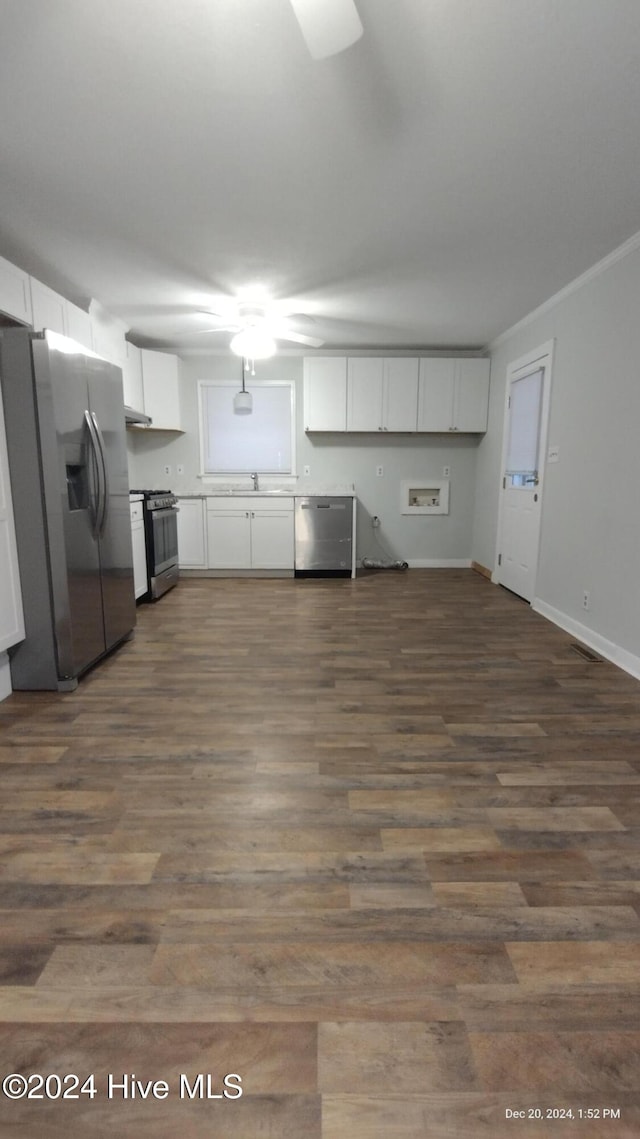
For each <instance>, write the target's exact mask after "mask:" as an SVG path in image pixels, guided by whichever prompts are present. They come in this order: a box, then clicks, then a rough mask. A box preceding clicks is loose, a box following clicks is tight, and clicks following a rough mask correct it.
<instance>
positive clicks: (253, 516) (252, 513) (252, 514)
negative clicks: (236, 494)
mask: <svg viewBox="0 0 640 1139" xmlns="http://www.w3.org/2000/svg"><path fill="white" fill-rule="evenodd" d="M255 516H256V512H255V510H252V511H251V517H252V518H255Z"/></svg>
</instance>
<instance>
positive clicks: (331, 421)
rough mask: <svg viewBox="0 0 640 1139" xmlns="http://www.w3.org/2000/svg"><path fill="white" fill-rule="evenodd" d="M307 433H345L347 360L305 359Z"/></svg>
mask: <svg viewBox="0 0 640 1139" xmlns="http://www.w3.org/2000/svg"><path fill="white" fill-rule="evenodd" d="M303 372H304V409H303V415H304V429H305V431H346V427H347V359H346V356H305V358H304V363H303Z"/></svg>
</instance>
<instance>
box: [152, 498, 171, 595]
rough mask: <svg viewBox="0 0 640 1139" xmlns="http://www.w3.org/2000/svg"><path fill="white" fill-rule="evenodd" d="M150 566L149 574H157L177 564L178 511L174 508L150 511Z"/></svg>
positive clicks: (153, 575) (155, 575) (154, 575)
mask: <svg viewBox="0 0 640 1139" xmlns="http://www.w3.org/2000/svg"><path fill="white" fill-rule="evenodd" d="M149 518H150V522H149V525H150V529H151V543H150V545H151V555H152V556H151V560H150V562H151V564H150V565H149V574H150V576H151V577H157V576H158V574H161V573H163V572H164V570H167V569H169V567H170V566H175V565H177V564H178V511H177V508H176V507H175V506H169V507H166V508H164V507H163V508H162V509H161V510H150V511H149Z"/></svg>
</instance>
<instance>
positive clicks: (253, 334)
mask: <svg viewBox="0 0 640 1139" xmlns="http://www.w3.org/2000/svg"><path fill="white" fill-rule="evenodd" d="M229 347H230V349H231V351H232V352H235V354H236V356H244V358H245V359H246V360H266V359H267V357H269V356H275V352H276V342H275V340H274V339H273V336H270V335H269V333H268V332H266V331H265V330H264V329H262V328H255V327H250V328H243V329H242V330H241V331H240V332H238V333H237V334H236V335H235V336H234V337H233V339H232V341H231V343H230V345H229Z"/></svg>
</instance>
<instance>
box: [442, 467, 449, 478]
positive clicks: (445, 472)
mask: <svg viewBox="0 0 640 1139" xmlns="http://www.w3.org/2000/svg"><path fill="white" fill-rule="evenodd" d="M450 474H451V467H443V468H442V477H443V479H448V478H449V475H450Z"/></svg>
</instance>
